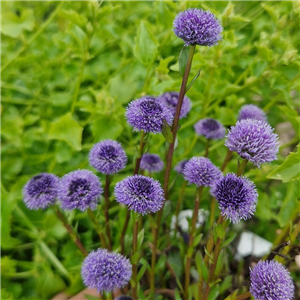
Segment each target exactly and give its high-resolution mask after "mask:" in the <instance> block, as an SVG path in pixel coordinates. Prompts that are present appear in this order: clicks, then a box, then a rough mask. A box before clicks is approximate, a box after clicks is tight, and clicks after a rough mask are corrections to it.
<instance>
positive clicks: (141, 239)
mask: <svg viewBox="0 0 300 300" xmlns="http://www.w3.org/2000/svg"><path fill="white" fill-rule="evenodd" d="M143 240H144V228H143V229H142V230H141V231H140V232H139V234H138V246H137V250H139V249H140V248H141V246H142V243H143Z"/></svg>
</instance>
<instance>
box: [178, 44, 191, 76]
mask: <svg viewBox="0 0 300 300" xmlns="http://www.w3.org/2000/svg"><path fill="white" fill-rule="evenodd" d="M188 57H189V47H185V46H184V47H183V48H182V50H181V52H180V54H179V74H180V76H181V77H183V75H184V71H185V67H186V64H187V61H188Z"/></svg>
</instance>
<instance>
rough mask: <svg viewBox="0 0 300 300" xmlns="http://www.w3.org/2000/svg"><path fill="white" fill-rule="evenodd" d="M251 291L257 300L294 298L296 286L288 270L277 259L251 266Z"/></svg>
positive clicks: (289, 299)
mask: <svg viewBox="0 0 300 300" xmlns="http://www.w3.org/2000/svg"><path fill="white" fill-rule="evenodd" d="M250 280H251V285H250V293H251V294H252V295H253V297H254V298H255V300H292V299H293V298H294V293H295V287H294V284H293V280H292V278H291V275H290V273H289V272H288V270H287V269H286V268H285V267H284V266H283V265H282V264H280V263H279V262H277V261H275V260H270V261H268V260H267V261H262V260H261V261H259V262H258V264H257V265H256V266H255V267H254V268H253V269H251V268H250Z"/></svg>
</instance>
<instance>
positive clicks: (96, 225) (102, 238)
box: [87, 208, 108, 248]
mask: <svg viewBox="0 0 300 300" xmlns="http://www.w3.org/2000/svg"><path fill="white" fill-rule="evenodd" d="M87 213H88V215H89V217H90V219H91V221H92V223H93V225H94V228H95V230H96V232H97V233H98V235H99V238H100V241H101V244H102V247H103V248H108V246H107V242H106V239H105V236H104V235H103V233H102V232H103V228H102V226H101V225H100V223H99V222H98V221H97V220H96V216H95V214H94V212H93V211H92V210H91V209H90V208H89V209H88V210H87Z"/></svg>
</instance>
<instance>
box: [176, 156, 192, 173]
mask: <svg viewBox="0 0 300 300" xmlns="http://www.w3.org/2000/svg"><path fill="white" fill-rule="evenodd" d="M188 161H189V160H188V159H185V160H182V161H180V162H179V163H178V164H177V165H176V166H175V168H174V170H175V171H176V172H177V173H179V174H183V169H184V167H185V164H186V163H187V162H188Z"/></svg>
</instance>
